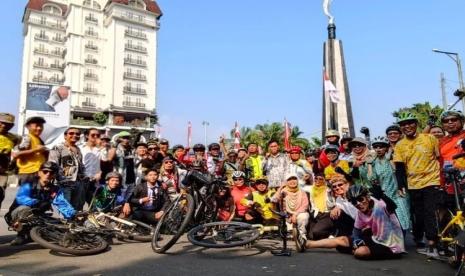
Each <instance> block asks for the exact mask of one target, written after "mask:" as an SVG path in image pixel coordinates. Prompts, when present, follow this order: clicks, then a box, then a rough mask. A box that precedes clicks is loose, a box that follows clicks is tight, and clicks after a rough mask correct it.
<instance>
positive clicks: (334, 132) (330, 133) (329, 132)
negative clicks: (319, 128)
mask: <svg viewBox="0 0 465 276" xmlns="http://www.w3.org/2000/svg"><path fill="white" fill-rule="evenodd" d="M330 136H337V137H341V135H340V134H339V131H337V130H334V129H328V130H327V131H326V135H325V137H326V138H328V137H330Z"/></svg>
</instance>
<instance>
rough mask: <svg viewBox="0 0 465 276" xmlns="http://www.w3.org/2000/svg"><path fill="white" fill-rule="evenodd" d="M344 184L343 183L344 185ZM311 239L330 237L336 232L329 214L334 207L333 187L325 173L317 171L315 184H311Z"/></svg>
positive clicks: (309, 233)
mask: <svg viewBox="0 0 465 276" xmlns="http://www.w3.org/2000/svg"><path fill="white" fill-rule="evenodd" d="M342 185H343V184H341V186H342ZM309 199H310V206H311V210H310V222H309V223H310V225H309V226H310V227H309V228H310V230H309V232H308V236H309V239H310V240H320V239H325V238H328V237H329V236H330V235H331V234H332V233H333V232H334V224H333V221H332V220H331V217H330V216H329V213H330V211H331V209H332V208H333V207H334V200H333V197H332V195H331V189H330V188H329V187H328V186H327V184H326V180H325V176H324V174H323V173H321V172H320V173H316V174H315V180H314V182H313V185H312V186H310V197H309Z"/></svg>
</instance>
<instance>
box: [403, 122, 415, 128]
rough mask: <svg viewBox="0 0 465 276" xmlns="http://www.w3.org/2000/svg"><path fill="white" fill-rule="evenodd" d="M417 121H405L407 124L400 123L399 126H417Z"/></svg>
mask: <svg viewBox="0 0 465 276" xmlns="http://www.w3.org/2000/svg"><path fill="white" fill-rule="evenodd" d="M416 123H417V121H405V122H401V123H399V126H401V127H403V126H407V125H413V124H416Z"/></svg>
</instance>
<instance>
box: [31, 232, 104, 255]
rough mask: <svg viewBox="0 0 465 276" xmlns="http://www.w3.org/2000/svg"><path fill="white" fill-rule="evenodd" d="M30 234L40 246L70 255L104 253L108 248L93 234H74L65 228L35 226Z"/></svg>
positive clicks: (102, 240)
mask: <svg viewBox="0 0 465 276" xmlns="http://www.w3.org/2000/svg"><path fill="white" fill-rule="evenodd" d="M30 233H31V238H32V240H34V241H35V242H37V243H38V244H40V245H41V246H43V247H45V248H48V249H51V250H53V251H56V252H61V253H65V254H70V255H76V256H85V255H94V254H98V253H100V252H103V251H105V250H106V249H107V247H108V242H106V241H105V239H103V238H102V237H101V236H99V235H97V234H95V233H90V232H79V233H75V234H74V233H71V232H69V229H67V228H65V227H56V226H50V225H49V226H36V227H33V228H32V229H31V232H30Z"/></svg>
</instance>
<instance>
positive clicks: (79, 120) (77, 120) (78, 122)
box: [70, 118, 102, 127]
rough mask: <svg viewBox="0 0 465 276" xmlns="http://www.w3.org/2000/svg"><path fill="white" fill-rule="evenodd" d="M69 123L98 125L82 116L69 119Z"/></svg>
mask: <svg viewBox="0 0 465 276" xmlns="http://www.w3.org/2000/svg"><path fill="white" fill-rule="evenodd" d="M70 123H71V125H75V126H76V125H78V126H94V127H100V126H102V125H100V124H99V123H97V122H95V121H93V120H86V119H83V118H77V119H71V121H70Z"/></svg>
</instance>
